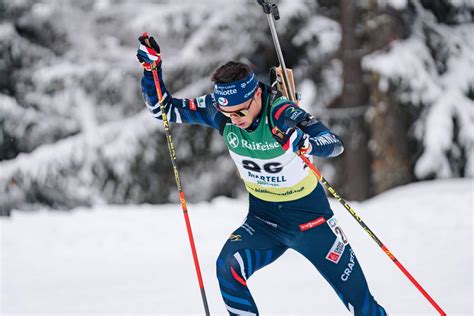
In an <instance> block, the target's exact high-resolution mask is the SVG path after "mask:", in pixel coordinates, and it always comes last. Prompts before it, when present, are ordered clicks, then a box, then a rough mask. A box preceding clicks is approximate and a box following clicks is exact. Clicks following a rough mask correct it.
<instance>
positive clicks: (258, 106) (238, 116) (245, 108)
mask: <svg viewBox="0 0 474 316" xmlns="http://www.w3.org/2000/svg"><path fill="white" fill-rule="evenodd" d="M261 95H262V89H261V88H257V90H255V93H254V95H253V97H252V98H251V99H250V100H247V101H245V102H244V103H241V104H236V105H233V106H226V107H225V110H224V109H221V112H222V113H223V114H224V115H226V116H227V117H230V121H231V122H232V124H234V125H236V126H238V127H239V128H243V129H245V128H248V127H250V125H252V122H253V121H254V120H255V118H256V117H257V116H258V115H259V114H260V111H261V110H262V101H261V98H260V97H261Z"/></svg>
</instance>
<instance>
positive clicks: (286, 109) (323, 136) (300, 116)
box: [271, 102, 344, 157]
mask: <svg viewBox="0 0 474 316" xmlns="http://www.w3.org/2000/svg"><path fill="white" fill-rule="evenodd" d="M271 115H272V120H273V124H274V126H276V127H278V129H279V130H280V131H284V132H286V131H288V130H289V129H291V128H296V130H295V133H300V134H301V135H299V139H300V140H302V141H306V142H307V143H309V144H310V151H309V152H308V154H310V155H314V156H319V157H336V156H338V155H340V154H341V153H342V152H343V151H344V145H343V143H342V141H341V139H340V138H339V137H338V136H337V135H336V134H334V133H333V132H332V131H331V130H330V129H329V128H327V127H326V126H325V125H324V124H323V123H322V122H321V121H319V120H317V119H316V118H315V117H314V116H312V115H311V114H309V113H307V112H306V111H305V110H303V109H302V108H300V107H298V106H297V105H295V104H294V103H292V102H287V103H282V104H280V105H277V106H274V107H273V108H272V111H271ZM298 129H299V130H300V131H298Z"/></svg>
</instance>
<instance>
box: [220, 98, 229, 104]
mask: <svg viewBox="0 0 474 316" xmlns="http://www.w3.org/2000/svg"><path fill="white" fill-rule="evenodd" d="M217 102H219V104H220V105H223V106H226V105H227V104H229V101H227V99H226V98H224V97H220V98H219V99H217Z"/></svg>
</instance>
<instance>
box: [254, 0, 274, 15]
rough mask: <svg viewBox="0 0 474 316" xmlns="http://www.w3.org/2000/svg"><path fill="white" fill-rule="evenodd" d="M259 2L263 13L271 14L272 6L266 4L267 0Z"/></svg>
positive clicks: (259, 0)
mask: <svg viewBox="0 0 474 316" xmlns="http://www.w3.org/2000/svg"><path fill="white" fill-rule="evenodd" d="M257 2H258V4H259V5H261V6H262V9H263V12H264V13H265V14H270V13H271V7H270V4H268V2H266V1H265V0H257Z"/></svg>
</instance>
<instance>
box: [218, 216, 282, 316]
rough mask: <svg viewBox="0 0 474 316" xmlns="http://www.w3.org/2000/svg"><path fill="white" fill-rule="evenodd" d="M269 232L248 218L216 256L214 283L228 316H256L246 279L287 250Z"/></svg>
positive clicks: (267, 227)
mask: <svg viewBox="0 0 474 316" xmlns="http://www.w3.org/2000/svg"><path fill="white" fill-rule="evenodd" d="M271 229H272V228H271V227H269V226H268V225H266V224H264V223H262V222H259V221H258V220H255V219H253V218H252V217H249V218H248V219H247V220H246V222H245V223H244V224H243V225H242V226H240V227H239V228H238V229H237V230H236V231H234V232H233V233H232V235H231V236H230V238H229V239H228V240H227V242H226V243H225V245H224V247H223V248H222V250H221V253H220V254H219V257H218V259H217V279H218V281H219V286H220V289H221V294H222V298H223V299H224V302H225V305H226V308H227V310H228V311H229V314H230V315H258V309H257V306H256V304H255V302H254V300H253V298H252V295H251V294H250V291H249V289H248V287H247V279H248V278H249V277H250V276H251V275H252V274H253V273H254V272H255V271H257V270H258V269H261V268H263V267H264V266H266V265H268V264H270V263H272V262H273V261H275V259H277V258H278V257H279V256H281V255H282V254H283V253H284V252H285V250H286V249H287V247H285V246H283V245H281V244H279V243H278V242H277V241H276V240H275V239H274V238H272V232H271Z"/></svg>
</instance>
